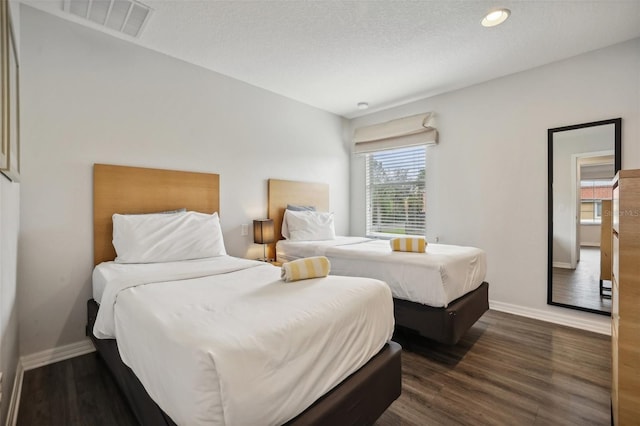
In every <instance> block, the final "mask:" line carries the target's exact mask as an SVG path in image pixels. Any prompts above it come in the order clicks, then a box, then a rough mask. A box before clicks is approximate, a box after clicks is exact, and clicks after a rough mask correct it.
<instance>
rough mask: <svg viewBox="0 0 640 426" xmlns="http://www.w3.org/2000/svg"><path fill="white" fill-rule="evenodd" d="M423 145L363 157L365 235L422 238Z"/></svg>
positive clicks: (423, 220) (424, 195)
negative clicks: (365, 203)
mask: <svg viewBox="0 0 640 426" xmlns="http://www.w3.org/2000/svg"><path fill="white" fill-rule="evenodd" d="M425 166H426V148H425V146H412V147H409V148H399V149H390V150H386V151H377V152H371V153H368V154H366V173H367V179H366V191H367V194H366V197H367V236H372V237H376V236H377V237H380V236H392V235H395V234H401V235H425V231H426V226H425V212H426V194H425Z"/></svg>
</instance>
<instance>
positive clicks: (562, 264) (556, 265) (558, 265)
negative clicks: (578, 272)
mask: <svg viewBox="0 0 640 426" xmlns="http://www.w3.org/2000/svg"><path fill="white" fill-rule="evenodd" d="M551 266H553V267H554V268H563V269H574V268H572V267H571V264H570V263H567V262H553V263H552V264H551Z"/></svg>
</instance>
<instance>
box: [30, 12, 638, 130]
mask: <svg viewBox="0 0 640 426" xmlns="http://www.w3.org/2000/svg"><path fill="white" fill-rule="evenodd" d="M23 2H24V3H26V4H29V5H32V6H35V7H38V8H40V9H42V10H45V11H48V12H50V13H53V14H55V15H58V16H63V17H65V18H66V19H70V20H73V21H76V22H79V21H78V20H77V19H76V18H75V17H73V16H71V15H69V14H66V13H64V12H63V8H62V4H63V1H62V0H23ZM143 3H144V4H146V5H148V6H150V7H151V8H153V9H154V12H153V15H152V16H151V18H150V20H149V21H148V23H147V25H146V28H145V29H144V31H143V33H142V35H141V36H140V37H139V38H137V39H132V38H128V37H126V36H121V38H124V39H125V40H130V41H131V42H133V43H137V44H139V45H141V46H144V47H148V48H150V49H153V50H157V51H159V52H163V53H166V54H168V55H171V56H174V57H176V58H180V59H182V60H185V61H188V62H191V63H194V64H197V65H200V66H203V67H205V68H208V69H211V70H214V71H217V72H219V73H221V74H225V75H227V76H230V77H233V78H236V79H238V80H242V81H245V82H247V83H250V84H252V85H255V86H258V87H262V88H264V89H267V90H270V91H273V92H275V93H279V94H281V95H284V96H287V97H289V98H292V99H295V100H298V101H300V102H304V103H306V104H309V105H313V106H315V107H318V108H321V109H324V110H326V111H330V112H333V113H335V114H338V115H342V116H345V117H347V118H352V117H355V116H358V115H361V114H363V112H362V111H359V110H358V109H357V107H356V104H357V103H358V102H361V101H365V102H368V103H369V104H370V109H369V111H367V112H371V111H375V110H379V109H384V108H387V107H391V106H394V105H398V104H402V103H405V102H409V101H412V100H416V99H419V98H423V97H427V96H432V95H436V94H439V93H444V92H447V91H451V90H455V89H458V88H462V87H466V86H469V85H472V84H476V83H480V82H483V81H487V80H490V79H493V78H497V77H500V76H503V75H507V74H512V73H515V72H518V71H522V70H526V69H529V68H533V67H536V66H540V65H543V64H547V63H550V62H554V61H557V60H560V59H564V58H568V57H571V56H575V55H578V54H580V53H584V52H588V51H591V50H595V49H599V48H602V47H605V46H609V45H612V44H615V43H619V42H622V41H625V40H629V39H632V38H636V37H640V0H628V1H614V0H603V1H585V0H564V1H554V0H546V1H484V0H478V1H470V0H465V1H454V0H445V1H435V0H431V1H403V0H399V1H339V0H332V1H328V0H320V1H291V0H289V1H280V0H278V1H196V0H143ZM498 7H506V8H509V9H510V10H511V17H510V18H509V19H508V20H507V21H506V22H505V23H504V24H502V25H500V26H497V27H494V28H484V27H482V26H481V25H480V21H481V19H482V17H483V16H484V15H485V13H487V12H488V11H490V10H492V9H495V8H498ZM89 25H92V24H90V23H89ZM105 31H106V32H109V30H105Z"/></svg>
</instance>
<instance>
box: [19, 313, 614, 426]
mask: <svg viewBox="0 0 640 426" xmlns="http://www.w3.org/2000/svg"><path fill="white" fill-rule="evenodd" d="M394 340H396V341H398V342H399V343H401V344H402V345H403V348H404V350H403V354H402V357H403V358H402V369H403V384H402V396H401V397H400V398H399V399H398V400H397V401H396V402H394V403H393V405H392V406H391V407H390V408H389V409H388V410H387V411H386V412H385V413H384V414H383V415H382V417H381V418H380V419H379V420H378V422H377V423H376V425H377V426H393V425H518V426H520V425H608V424H609V419H610V417H609V413H610V404H609V398H610V393H609V388H610V380H611V368H610V359H611V357H610V339H609V337H607V336H602V335H598V334H594V333H589V332H585V331H580V330H576V329H572V328H567V327H563V326H558V325H553V324H549V323H545V322H541V321H536V320H531V319H527V318H523V317H518V316H515V315H509V314H505V313H501V312H495V311H489V312H487V313H486V314H485V315H484V316H483V317H482V318H481V319H480V320H479V321H478V323H477V324H476V325H475V326H474V327H473V328H472V329H471V330H470V331H469V332H468V333H467V335H466V336H464V337H463V339H462V340H461V341H460V343H459V344H458V345H456V346H453V347H450V346H445V345H440V344H436V343H433V342H430V341H427V340H425V339H422V338H419V337H417V336H412V335H406V334H403V333H398V334H397V335H396V336H395V337H394ZM134 424H136V422H135V419H134V417H133V414H132V413H131V411H130V410H129V409H128V407H127V406H126V404H125V403H124V401H123V400H122V398H121V396H120V394H119V392H118V390H117V388H116V385H115V383H114V382H113V380H112V378H111V377H110V375H109V373H108V372H107V371H106V367H105V366H104V364H103V363H102V362H101V361H100V359H99V358H98V357H97V355H96V354H95V353H94V354H88V355H84V356H81V357H77V358H73V359H70V360H67V361H62V362H59V363H56V364H52V365H49V366H46V367H41V368H38V369H36V370H31V371H28V372H26V373H25V377H24V384H23V388H22V398H21V402H20V412H19V415H18V425H38V426H41V425H134Z"/></svg>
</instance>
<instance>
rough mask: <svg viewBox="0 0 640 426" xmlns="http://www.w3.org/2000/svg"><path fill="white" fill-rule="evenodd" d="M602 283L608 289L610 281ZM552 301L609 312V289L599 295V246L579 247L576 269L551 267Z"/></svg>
mask: <svg viewBox="0 0 640 426" xmlns="http://www.w3.org/2000/svg"><path fill="white" fill-rule="evenodd" d="M604 285H605V288H609V289H610V288H611V281H605V284H604ZM605 296H608V297H605ZM553 301H554V302H556V303H565V304H567V305H574V306H582V307H583V308H589V309H596V310H599V311H605V312H611V291H610V290H606V291H605V292H604V296H601V295H600V248H599V247H581V248H580V261H579V262H578V266H577V267H576V269H566V268H553Z"/></svg>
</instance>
